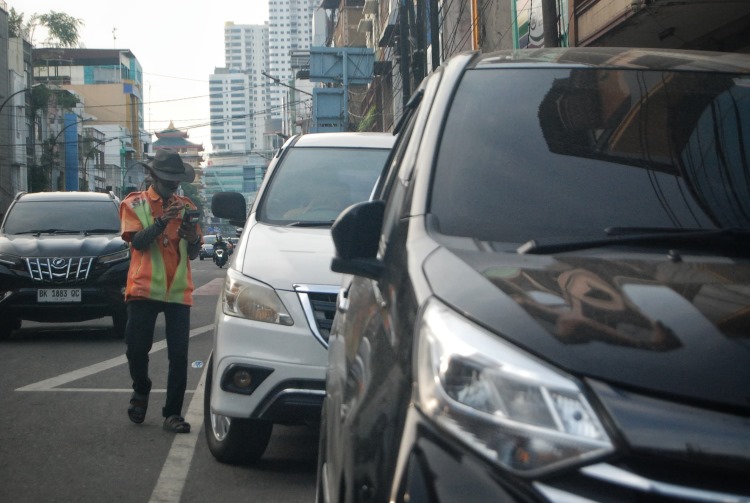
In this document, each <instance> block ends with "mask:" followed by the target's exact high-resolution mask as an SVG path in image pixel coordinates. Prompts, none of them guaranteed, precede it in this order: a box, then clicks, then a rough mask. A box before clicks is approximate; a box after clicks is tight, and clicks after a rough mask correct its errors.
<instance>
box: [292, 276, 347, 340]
mask: <svg viewBox="0 0 750 503" xmlns="http://www.w3.org/2000/svg"><path fill="white" fill-rule="evenodd" d="M295 290H296V291H297V295H299V298H300V301H301V302H302V309H303V310H304V311H305V317H306V318H307V323H308V324H309V325H310V329H311V330H312V332H313V335H315V337H316V338H317V339H318V340H319V341H320V342H321V343H322V344H323V345H324V346H326V347H328V336H329V335H330V333H331V325H332V324H333V316H334V315H335V314H336V296H337V294H338V288H335V287H329V286H319V285H314V286H313V285H310V286H308V285H295Z"/></svg>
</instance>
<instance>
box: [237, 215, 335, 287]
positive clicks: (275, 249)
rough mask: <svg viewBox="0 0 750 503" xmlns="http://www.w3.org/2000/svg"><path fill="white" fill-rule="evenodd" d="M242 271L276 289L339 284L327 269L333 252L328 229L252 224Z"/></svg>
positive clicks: (333, 274) (245, 248)
mask: <svg viewBox="0 0 750 503" xmlns="http://www.w3.org/2000/svg"><path fill="white" fill-rule="evenodd" d="M247 239H248V241H247V243H246V245H247V246H245V247H244V248H242V249H243V250H244V253H245V256H244V260H243V261H242V264H243V265H242V272H243V273H244V274H245V275H247V276H250V277H253V278H255V279H257V280H259V281H262V282H264V283H268V284H269V285H271V286H273V287H274V288H276V289H278V290H293V289H294V288H293V285H294V284H305V285H339V283H340V275H339V274H337V273H334V272H332V271H331V258H332V257H333V254H334V248H333V240H332V239H331V231H330V229H328V228H325V229H320V228H304V227H278V226H270V225H264V224H256V225H254V226H253V227H252V229H251V230H250V231H249V235H248V237H247Z"/></svg>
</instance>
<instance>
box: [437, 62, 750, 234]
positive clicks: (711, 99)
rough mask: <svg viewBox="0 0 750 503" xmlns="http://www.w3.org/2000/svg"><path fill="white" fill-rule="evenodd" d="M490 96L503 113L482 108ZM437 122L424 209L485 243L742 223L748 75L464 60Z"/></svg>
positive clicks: (749, 152)
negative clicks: (489, 65)
mask: <svg viewBox="0 0 750 503" xmlns="http://www.w3.org/2000/svg"><path fill="white" fill-rule="evenodd" d="M496 102H502V103H503V113H502V115H498V114H495V113H488V112H487V105H488V104H491V103H496ZM450 115H451V117H450V118H449V119H448V120H447V121H446V128H445V131H444V133H443V136H442V142H441V147H440V151H439V155H438V162H437V167H436V172H435V178H434V181H433V186H432V195H431V203H430V204H431V206H430V211H431V213H433V215H435V216H436V223H437V228H438V230H439V232H441V233H443V234H448V235H455V236H471V237H475V238H479V239H483V240H488V241H499V242H509V243H524V242H526V241H528V240H532V239H539V238H562V239H595V238H602V237H604V236H605V229H608V228H614V227H621V228H638V229H648V228H658V229H667V230H668V229H677V228H690V229H717V228H719V229H725V228H732V229H748V228H750V166H748V159H750V145H748V140H747V131H750V78H748V77H746V76H744V77H740V76H736V77H733V76H728V75H720V74H716V73H710V72H656V71H643V70H614V69H609V70H607V69H578V68H577V69H570V70H559V69H554V70H553V69H521V68H514V69H507V68H506V69H497V68H494V69H475V70H470V71H468V72H467V73H466V75H465V76H464V78H463V80H462V82H461V85H460V87H459V89H458V92H457V94H456V97H455V99H454V101H453V103H452V105H451V110H450Z"/></svg>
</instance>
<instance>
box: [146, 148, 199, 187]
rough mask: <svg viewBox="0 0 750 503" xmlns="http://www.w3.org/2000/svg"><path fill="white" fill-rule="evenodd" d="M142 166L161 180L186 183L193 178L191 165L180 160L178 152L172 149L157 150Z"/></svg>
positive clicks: (193, 173)
mask: <svg viewBox="0 0 750 503" xmlns="http://www.w3.org/2000/svg"><path fill="white" fill-rule="evenodd" d="M144 166H145V167H146V168H148V169H149V170H151V172H152V173H153V174H154V175H156V177H157V178H161V179H162V180H169V181H173V182H187V183H192V181H193V180H195V170H194V169H193V167H192V166H191V165H190V164H188V163H186V162H182V158H181V157H180V154H178V153H177V152H175V151H174V150H172V149H168V148H164V149H159V150H157V151H156V155H155V156H154V158H153V159H152V160H151V161H150V162H149V163H148V164H144Z"/></svg>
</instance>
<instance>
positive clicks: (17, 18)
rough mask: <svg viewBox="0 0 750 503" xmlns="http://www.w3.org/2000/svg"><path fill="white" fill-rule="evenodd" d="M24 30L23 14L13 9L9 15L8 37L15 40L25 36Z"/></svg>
mask: <svg viewBox="0 0 750 503" xmlns="http://www.w3.org/2000/svg"><path fill="white" fill-rule="evenodd" d="M23 29H24V25H23V13H22V12H17V11H16V9H14V8H13V7H11V8H10V14H8V37H10V38H15V37H20V36H22V35H24V32H23Z"/></svg>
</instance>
